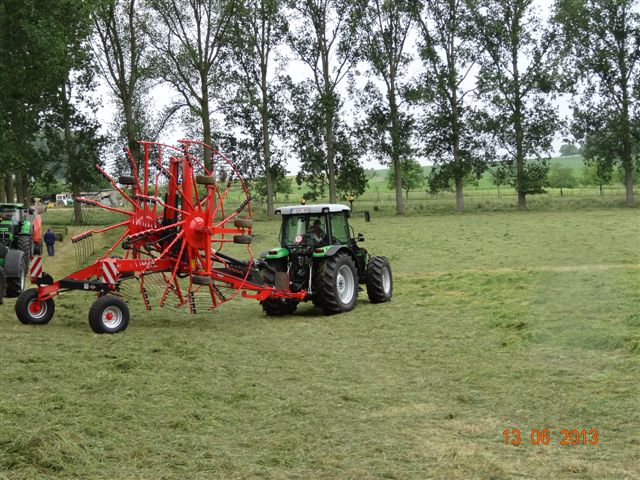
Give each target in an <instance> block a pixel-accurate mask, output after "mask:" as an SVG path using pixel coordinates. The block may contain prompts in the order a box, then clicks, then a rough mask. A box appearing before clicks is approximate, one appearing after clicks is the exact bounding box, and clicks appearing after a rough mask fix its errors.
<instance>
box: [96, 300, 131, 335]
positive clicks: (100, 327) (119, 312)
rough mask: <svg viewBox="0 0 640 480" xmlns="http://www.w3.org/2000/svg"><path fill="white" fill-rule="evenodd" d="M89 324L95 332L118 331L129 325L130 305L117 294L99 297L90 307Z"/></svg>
mask: <svg viewBox="0 0 640 480" xmlns="http://www.w3.org/2000/svg"><path fill="white" fill-rule="evenodd" d="M89 326H90V327H91V330H93V331H94V332H95V333H118V332H122V331H124V330H126V328H127V327H128V326H129V306H128V305H127V304H126V302H125V301H124V300H122V299H121V298H120V297H116V296H115V295H103V296H102V297H99V298H98V299H97V300H96V301H95V302H93V305H91V308H90V309H89Z"/></svg>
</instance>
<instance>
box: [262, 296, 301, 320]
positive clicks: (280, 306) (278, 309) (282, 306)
mask: <svg viewBox="0 0 640 480" xmlns="http://www.w3.org/2000/svg"><path fill="white" fill-rule="evenodd" d="M260 305H262V310H263V311H264V313H266V314H267V315H268V316H270V317H281V316H283V315H291V314H293V312H295V311H296V309H297V308H298V301H297V300H291V299H286V298H267V299H266V300H263V301H261V302H260Z"/></svg>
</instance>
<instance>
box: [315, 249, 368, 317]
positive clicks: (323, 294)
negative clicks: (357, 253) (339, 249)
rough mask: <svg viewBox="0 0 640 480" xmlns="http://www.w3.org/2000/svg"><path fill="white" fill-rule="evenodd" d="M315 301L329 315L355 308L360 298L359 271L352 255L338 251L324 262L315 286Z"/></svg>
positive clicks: (317, 275) (317, 274)
mask: <svg viewBox="0 0 640 480" xmlns="http://www.w3.org/2000/svg"><path fill="white" fill-rule="evenodd" d="M313 292H314V295H315V302H314V303H316V304H317V305H318V306H319V307H321V308H322V309H323V310H324V313H326V314H327V315H333V314H335V313H342V312H348V311H350V310H353V307H355V305H356V300H357V298H358V272H357V270H356V266H355V263H354V262H353V259H352V258H351V256H350V255H349V254H347V253H338V254H336V255H334V256H331V257H328V258H327V259H326V260H325V261H324V262H322V263H321V264H320V266H319V268H318V270H317V273H316V275H315V281H314V286H313Z"/></svg>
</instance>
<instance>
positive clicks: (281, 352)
mask: <svg viewBox="0 0 640 480" xmlns="http://www.w3.org/2000/svg"><path fill="white" fill-rule="evenodd" d="M56 215H61V213H54V211H53V210H52V211H50V212H49V213H47V214H46V215H45V217H44V222H45V224H46V223H47V222H51V221H54V220H55V217H56ZM353 221H354V228H355V231H356V232H362V233H364V234H365V236H366V238H367V241H366V242H365V244H366V246H367V248H369V249H370V250H371V251H373V252H374V253H377V254H384V255H386V256H388V257H389V259H390V261H391V265H392V268H393V270H394V276H395V285H394V298H393V301H392V302H391V303H389V304H383V305H372V304H370V303H369V302H368V301H367V300H366V294H365V293H362V294H361V296H360V300H359V304H358V305H357V308H356V309H355V310H354V311H353V312H350V313H348V314H343V315H339V316H333V317H326V316H323V315H321V314H320V313H319V312H318V311H316V310H315V309H314V308H313V307H312V306H311V305H305V306H302V307H301V308H300V309H299V311H298V312H297V313H296V314H295V315H293V316H290V317H284V318H267V317H265V316H264V315H263V314H262V312H261V309H260V306H259V305H258V304H257V302H255V301H250V300H238V301H233V302H229V303H228V304H226V305H224V306H223V307H222V308H221V309H219V310H218V311H216V312H214V313H210V314H209V313H203V314H198V315H195V316H190V315H186V314H180V313H176V311H175V310H174V309H171V308H169V309H157V308H156V309H153V310H152V311H151V312H145V311H144V310H143V308H142V307H141V304H142V302H141V301H140V300H138V301H137V302H134V303H132V304H131V307H132V322H131V324H130V326H129V329H128V330H127V331H126V332H124V333H123V334H120V335H114V336H106V335H94V334H93V333H92V332H91V331H90V329H89V327H88V325H87V320H86V315H87V311H88V308H89V306H90V304H91V301H92V296H91V295H90V294H84V293H82V292H76V293H69V294H66V295H64V296H63V297H61V298H58V299H57V303H56V308H57V312H56V316H55V318H54V319H53V320H52V322H51V323H50V324H49V325H47V326H43V327H35V326H34V327H28V326H23V325H20V324H19V323H18V322H17V320H16V319H15V318H14V315H13V310H12V308H13V301H12V300H8V301H6V302H5V305H3V306H0V338H1V340H0V478H3V479H12V480H13V479H15V480H20V479H24V480H27V479H28V480H33V479H68V478H82V479H116V478H117V479H142V478H144V479H212V478H268V479H289V478H300V479H318V478H323V479H333V478H335V479H344V478H391V479H393V478H397V479H414V478H415V479H419V478H443V479H444V478H447V479H469V478H476V479H497V480H500V479H505V480H507V479H513V478H549V479H578V478H579V479H604V478H610V479H622V478H627V479H638V478H640V477H639V475H638V467H637V466H638V465H639V464H640V433H639V430H638V425H640V410H639V409H638V402H639V400H640V333H639V332H640V314H639V312H640V222H639V221H638V212H637V210H635V209H607V208H599V209H595V210H590V209H583V210H580V211H573V212H570V211H533V212H528V213H520V212H499V213H491V212H486V213H482V212H481V213H476V214H470V215H464V216H458V215H437V216H419V215H414V216H410V217H406V218H396V217H391V216H384V217H381V216H379V215H378V214H374V216H373V219H372V222H371V223H365V222H364V221H363V219H362V218H360V217H356V218H354V219H353ZM277 229H278V223H277V222H276V221H271V222H258V223H257V225H256V228H255V233H256V234H257V236H256V238H255V244H254V251H256V252H259V251H261V250H263V249H266V248H268V247H270V246H273V245H274V244H275V243H276V242H277V241H276V238H277ZM79 231H80V229H78V227H72V231H71V233H72V234H74V233H77V232H79ZM96 245H97V246H98V247H99V246H100V241H98V240H96ZM45 262H46V265H45V267H46V270H48V271H50V272H51V273H52V274H53V275H54V277H56V278H58V277H59V276H60V275H63V274H66V273H69V272H70V271H72V269H73V268H74V267H73V254H72V250H71V244H70V243H69V242H68V241H67V242H65V243H64V244H62V245H60V246H59V247H58V253H57V255H56V257H54V258H53V259H50V258H46V259H45ZM514 428H518V429H520V430H522V431H523V432H524V436H523V441H522V443H521V444H520V445H519V446H508V445H505V438H504V436H503V434H502V432H503V431H504V430H505V429H514ZM544 428H548V429H550V430H551V443H550V444H549V445H547V446H543V445H538V446H534V445H532V444H531V441H530V439H529V435H528V434H529V432H530V431H531V430H532V429H540V430H542V429H544ZM562 429H578V430H582V429H586V430H590V429H597V430H598V432H599V443H598V444H597V445H568V446H562V445H560V441H561V439H562V436H561V433H560V432H561V430H562Z"/></svg>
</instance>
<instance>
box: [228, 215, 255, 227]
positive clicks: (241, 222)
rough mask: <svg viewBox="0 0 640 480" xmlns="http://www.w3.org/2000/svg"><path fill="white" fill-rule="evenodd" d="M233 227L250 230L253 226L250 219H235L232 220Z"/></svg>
mask: <svg viewBox="0 0 640 480" xmlns="http://www.w3.org/2000/svg"><path fill="white" fill-rule="evenodd" d="M233 226H234V227H236V228H251V227H252V226H253V220H251V219H250V218H239V217H236V218H235V219H234V220H233Z"/></svg>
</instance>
